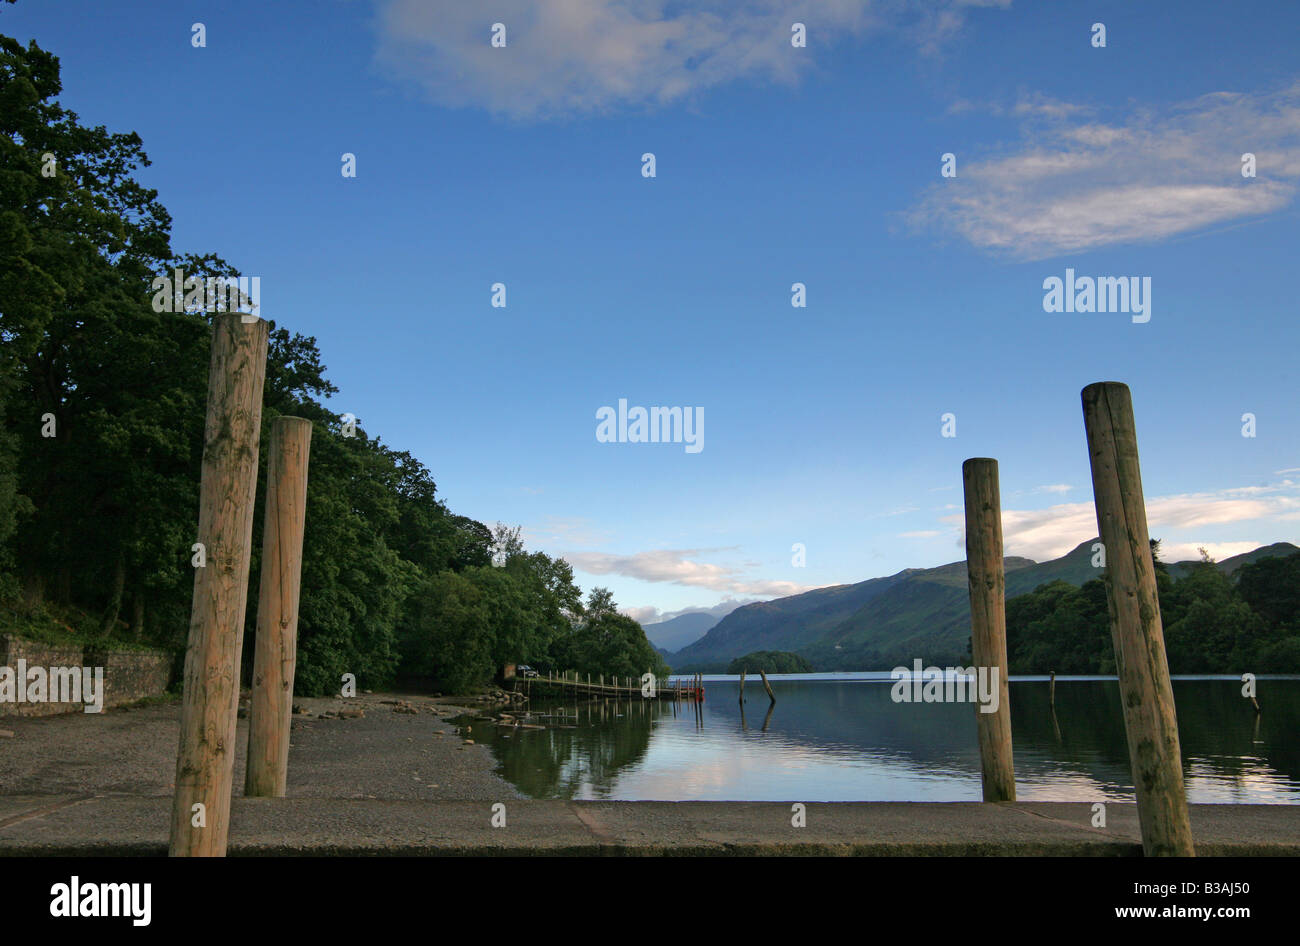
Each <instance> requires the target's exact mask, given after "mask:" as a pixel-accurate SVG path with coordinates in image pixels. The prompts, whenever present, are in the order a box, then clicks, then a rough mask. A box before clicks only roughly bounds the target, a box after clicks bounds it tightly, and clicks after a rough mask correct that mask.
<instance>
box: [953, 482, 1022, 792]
mask: <svg viewBox="0 0 1300 946" xmlns="http://www.w3.org/2000/svg"><path fill="white" fill-rule="evenodd" d="M961 477H962V485H963V489H964V493H965V502H966V572H967V579H968V585H969V589H970V616H971V657H972V659H973V660H974V661H975V673H976V681H978V680H979V679H980V677H982V676H984V675H987V676H988V677H991V678H993V682H994V684H995V685H996V688H997V701H998V703H997V709H996V710H994V711H993V712H984V707H983V706H980V705H979V703H978V701H977V702H976V706H975V726H976V732H977V734H978V737H979V749H980V768H981V772H982V779H981V781H982V783H983V790H984V800H985V801H989V802H993V801H1015V800H1016V775H1015V765H1014V763H1013V761H1012V754H1011V703H1010V700H1009V699H1008V698H1007V694H1008V690H1009V688H1008V686H1007V617H1006V597H1005V593H1006V575H1005V574H1004V572H1003V563H1002V499H1001V496H1000V493H999V487H998V461H997V460H990V459H988V458H985V457H974V458H972V459H969V460H967V461H966V462H965V463H963V464H962V465H961Z"/></svg>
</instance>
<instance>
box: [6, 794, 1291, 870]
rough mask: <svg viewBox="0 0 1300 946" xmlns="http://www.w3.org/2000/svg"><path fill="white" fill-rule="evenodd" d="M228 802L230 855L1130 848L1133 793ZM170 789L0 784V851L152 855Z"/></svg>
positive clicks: (1222, 813)
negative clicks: (26, 791)
mask: <svg viewBox="0 0 1300 946" xmlns="http://www.w3.org/2000/svg"><path fill="white" fill-rule="evenodd" d="M502 802H503V803H504V804H505V806H506V826H505V827H501V828H494V827H492V826H491V818H492V810H491V805H492V803H491V802H488V801H411V800H403V799H392V800H371V799H356V798H346V799H334V798H284V799H252V798H237V799H235V801H234V808H233V814H232V827H231V835H230V852H229V853H230V854H231V855H272V856H277V855H299V854H307V855H347V856H357V855H395V854H400V855H502V854H505V855H527V854H615V855H664V854H679V855H680V854H690V855H808V854H817V855H842V854H866V855H896V856H916V855H1049V856H1051V855H1055V856H1070V857H1078V856H1098V855H1100V856H1135V855H1140V854H1141V845H1140V843H1139V834H1138V826H1137V812H1136V809H1135V808H1134V806H1133V805H1125V804H1114V803H1112V804H1109V805H1107V809H1106V818H1107V827H1106V828H1105V829H1097V828H1093V827H1091V826H1090V825H1091V818H1092V808H1091V805H1089V804H1087V803H1073V802H1025V803H1012V804H998V805H984V804H979V803H976V802H947V803H922V802H916V803H907V802H837V803H812V804H809V805H807V813H806V816H807V827H803V828H795V827H792V826H791V806H790V805H789V804H783V803H771V802H566V801H526V800H519V799H509V798H506V799H502ZM169 810H170V799H169V798H167V797H159V796H129V795H99V796H95V795H80V796H78V795H58V796H56V795H8V796H0V856H15V855H17V856H21V855H37V856H41V855H43V856H81V857H84V856H99V855H163V854H165V853H166V851H167V824H168V815H169ZM1192 829H1193V833H1194V835H1195V838H1196V844H1197V853H1198V854H1200V855H1282V854H1284V855H1293V856H1295V855H1300V806H1295V805H1193V806H1192Z"/></svg>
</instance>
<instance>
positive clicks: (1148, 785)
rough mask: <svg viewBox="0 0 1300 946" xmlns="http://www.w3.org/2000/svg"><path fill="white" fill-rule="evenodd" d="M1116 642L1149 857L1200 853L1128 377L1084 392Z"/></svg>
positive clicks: (1099, 522) (1112, 633) (1126, 720)
mask: <svg viewBox="0 0 1300 946" xmlns="http://www.w3.org/2000/svg"><path fill="white" fill-rule="evenodd" d="M1081 397H1082V401H1083V421H1084V427H1085V429H1086V431H1087V435H1088V456H1089V462H1090V465H1091V467H1092V489H1093V495H1094V497H1095V503H1096V507H1097V530H1098V532H1099V533H1100V535H1101V541H1102V548H1103V550H1104V554H1105V562H1106V570H1105V575H1104V577H1105V583H1106V596H1107V599H1108V601H1109V605H1110V626H1111V641H1112V644H1113V646H1114V649H1115V668H1116V670H1117V672H1118V674H1119V689H1120V698H1121V703H1122V705H1123V708H1124V731H1125V734H1126V735H1127V737H1128V747H1129V762H1130V765H1131V767H1132V773H1133V784H1134V787H1135V789H1136V794H1137V806H1138V821H1139V823H1140V824H1141V828H1142V848H1143V850H1144V851H1145V852H1146V854H1147V856H1149V857H1150V856H1161V855H1164V856H1168V855H1180V856H1191V855H1193V854H1194V853H1195V849H1194V847H1193V844H1192V829H1191V822H1190V819H1189V817H1188V811H1187V795H1186V793H1185V790H1184V786H1183V769H1182V752H1181V747H1180V745H1179V740H1178V719H1177V715H1176V713H1175V710H1174V692H1173V686H1172V685H1171V683H1170V681H1169V663H1168V660H1167V659H1166V656H1165V637H1164V628H1163V626H1162V624H1161V621H1160V597H1159V594H1158V592H1157V586H1156V574H1155V561H1154V559H1153V558H1152V555H1151V541H1150V535H1149V534H1148V532H1147V514H1146V504H1145V501H1144V499H1143V496H1142V474H1141V470H1140V469H1139V465H1138V448H1137V425H1136V422H1135V421H1134V418H1133V398H1132V395H1131V394H1130V392H1129V389H1128V386H1127V385H1124V384H1120V383H1119V382H1116V381H1103V382H1099V383H1097V384H1090V385H1088V386H1087V387H1086V388H1084V389H1083V391H1082V395H1081Z"/></svg>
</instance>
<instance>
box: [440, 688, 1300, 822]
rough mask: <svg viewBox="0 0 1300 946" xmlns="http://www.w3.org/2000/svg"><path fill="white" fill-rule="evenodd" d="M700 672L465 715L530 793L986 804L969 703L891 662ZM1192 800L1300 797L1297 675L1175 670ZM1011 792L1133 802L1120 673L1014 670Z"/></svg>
mask: <svg viewBox="0 0 1300 946" xmlns="http://www.w3.org/2000/svg"><path fill="white" fill-rule="evenodd" d="M769 679H770V680H771V681H772V685H773V689H774V690H775V692H776V696H777V703H776V706H775V707H774V708H773V710H772V712H771V714H770V715H769V714H768V700H767V697H766V695H765V694H764V693H763V688H762V684H761V682H760V681H755V680H753V678H750V680H748V681H747V682H746V686H745V697H746V703H745V708H744V712H743V714H742V712H741V708H740V706H739V704H738V702H737V679H736V678H735V677H728V676H706V677H705V678H704V680H705V701H704V703H703V704H702V706H701V707H700V712H699V713H698V714H697V712H696V706H695V705H694V704H691V703H681V704H677V705H676V706H674V704H673V703H671V702H668V701H665V702H650V701H646V702H641V701H639V700H638V701H636V702H634V703H632V704H628V703H627V702H622V703H615V702H614V701H609V702H607V703H605V704H603V705H602V704H600V703H595V704H591V703H577V704H575V703H574V702H573V701H571V700H570V701H567V702H561V703H555V704H541V703H536V705H535V706H534V709H533V711H534V713H535V714H538V715H545V716H549V717H550V718H548V719H544V720H542V721H543V722H546V723H547V724H548V726H547V728H545V729H537V730H523V729H504V728H499V727H495V726H493V725H491V724H488V723H486V722H483V721H481V720H479V721H470V720H469V719H468V718H462V722H463V723H467V724H469V725H472V726H473V733H472V736H473V738H474V739H475V741H476V742H480V743H484V744H486V745H488V746H490V747H491V749H492V751H493V753H494V754H495V755H496V758H497V762H498V771H499V772H500V773H501V775H503V776H504V777H505V778H506V779H508V780H509V781H510V782H512V783H513V784H514V785H516V786H517V787H518V788H519V789H520V791H522V792H524V793H525V794H526V795H528V796H530V797H533V798H576V799H620V800H686V799H693V800H730V801H788V800H796V801H979V800H980V769H979V753H978V749H977V747H976V741H975V709H974V707H973V706H971V705H970V704H969V703H963V704H956V703H894V702H893V701H892V700H891V699H890V688H891V682H890V680H889V675H888V674H887V673H837V674H809V675H799V676H782V675H774V676H772V677H769ZM1173 686H1174V698H1175V700H1176V702H1177V706H1178V725H1179V732H1180V738H1181V742H1182V750H1183V771H1184V775H1185V778H1186V782H1187V790H1188V797H1189V800H1190V801H1192V802H1238V803H1243V802H1248V803H1273V804H1278V803H1287V804H1298V803H1300V677H1260V678H1259V681H1258V694H1259V702H1260V705H1261V707H1262V709H1263V712H1262V714H1261V715H1259V716H1256V714H1255V712H1254V710H1253V709H1252V707H1251V705H1250V701H1249V700H1247V699H1244V698H1243V697H1242V696H1241V682H1240V680H1238V679H1236V678H1232V677H1194V678H1193V677H1186V678H1178V677H1176V678H1175V679H1174V684H1173ZM1010 699H1011V726H1012V734H1013V739H1014V744H1015V768H1016V794H1017V797H1018V798H1019V799H1020V800H1023V801H1029V800H1037V801H1097V800H1108V799H1109V800H1117V801H1119V800H1130V801H1131V800H1132V797H1133V785H1132V782H1131V780H1130V777H1129V767H1128V750H1127V747H1126V744H1125V741H1124V720H1123V717H1122V715H1121V711H1120V701H1119V688H1118V684H1117V683H1116V681H1115V680H1114V678H1109V679H1108V678H1105V677H1058V678H1057V680H1056V712H1055V716H1053V713H1052V712H1051V710H1050V708H1049V704H1048V683H1047V678H1046V677H1012V678H1011V681H1010Z"/></svg>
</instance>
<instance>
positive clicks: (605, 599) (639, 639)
mask: <svg viewBox="0 0 1300 946" xmlns="http://www.w3.org/2000/svg"><path fill="white" fill-rule="evenodd" d="M615 608H616V606H615V604H614V597H613V595H612V594H611V593H610V591H609V590H608V589H606V588H593V589H592V591H591V593H590V595H589V596H588V601H587V607H586V609H585V613H584V614H583V616H582V617H581V619H580V620H578V621H576V622H574V624H573V626H572V627H571V628H570V629H569V630H568V632H567V633H564V634H562V635H561V636H559V637H558V638H557V639H556V640H555V642H554V643H553V645H552V647H551V658H552V660H551V662H552V663H553V664H554V665H555V666H557V667H559V668H561V669H566V670H576V671H578V672H579V673H583V674H586V673H590V674H591V675H592V676H593V677H594V676H596V675H598V674H602V673H603V674H605V675H607V676H608V675H611V674H612V675H614V676H619V677H637V678H640V676H641V674H643V673H646V672H650V673H653V674H655V676H657V677H666V676H667V675H668V672H669V668H668V665H667V664H666V663H664V659H663V657H662V656H661V655H660V653H659V651H657V650H655V649H654V646H653V645H652V644H651V643H650V641H649V639H648V638H647V637H646V636H645V629H644V628H642V627H641V625H640V624H639V623H637V622H636V621H634V620H633V619H632V618H630V617H628V616H627V615H624V614H619V613H618V611H617V610H616V609H615Z"/></svg>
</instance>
